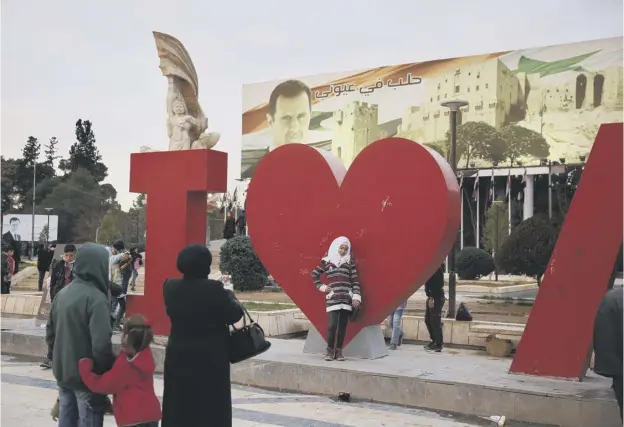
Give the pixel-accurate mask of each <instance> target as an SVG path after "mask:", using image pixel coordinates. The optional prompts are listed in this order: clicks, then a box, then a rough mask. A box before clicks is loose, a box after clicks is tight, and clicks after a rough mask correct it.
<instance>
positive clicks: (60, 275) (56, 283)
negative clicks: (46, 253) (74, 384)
mask: <svg viewBox="0 0 624 427" xmlns="http://www.w3.org/2000/svg"><path fill="white" fill-rule="evenodd" d="M63 252H64V253H63V259H62V260H53V261H52V269H51V271H50V284H49V286H48V292H49V293H50V301H51V302H54V299H55V298H56V295H57V294H58V293H59V292H60V291H61V290H62V289H63V288H65V287H66V286H67V285H69V284H70V283H71V281H72V280H73V279H74V261H75V260H76V245H73V244H71V243H70V244H67V245H65V247H64V248H63ZM52 253H53V254H54V252H52ZM41 367H42V368H47V369H49V368H51V367H52V347H50V346H48V354H47V355H46V357H45V359H44V361H43V363H42V364H41Z"/></svg>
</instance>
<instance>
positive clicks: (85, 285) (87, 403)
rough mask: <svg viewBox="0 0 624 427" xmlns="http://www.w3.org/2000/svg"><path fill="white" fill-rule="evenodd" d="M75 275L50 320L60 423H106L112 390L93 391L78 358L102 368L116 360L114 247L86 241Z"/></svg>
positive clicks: (91, 426) (65, 426)
mask: <svg viewBox="0 0 624 427" xmlns="http://www.w3.org/2000/svg"><path fill="white" fill-rule="evenodd" d="M73 271H74V279H73V280H72V282H71V283H70V284H69V285H68V286H65V287H64V288H63V289H62V290H61V291H60V292H59V293H58V295H56V297H55V298H54V301H53V302H52V309H51V310H50V319H49V320H48V324H47V326H46V342H47V344H48V346H49V347H50V348H51V349H52V351H53V358H52V365H53V366H52V369H53V372H54V377H55V378H56V381H57V383H58V387H59V421H58V422H59V426H60V427H87V426H88V427H102V426H103V424H104V411H105V409H106V396H103V395H100V394H95V393H92V392H91V391H89V389H88V388H87V387H86V386H85V385H84V383H83V382H82V379H81V377H80V373H79V371H78V361H79V360H80V359H83V358H90V359H93V361H94V368H93V371H94V372H95V373H98V374H103V373H104V372H106V371H108V370H110V369H111V367H112V366H113V362H114V359H115V357H114V355H113V346H112V343H111V336H112V330H111V324H110V303H109V299H108V293H109V281H108V273H109V253H108V250H107V249H106V248H105V247H104V246H101V245H97V244H95V243H86V244H84V245H82V247H81V248H80V250H79V251H78V254H77V256H76V262H75V265H74V269H73Z"/></svg>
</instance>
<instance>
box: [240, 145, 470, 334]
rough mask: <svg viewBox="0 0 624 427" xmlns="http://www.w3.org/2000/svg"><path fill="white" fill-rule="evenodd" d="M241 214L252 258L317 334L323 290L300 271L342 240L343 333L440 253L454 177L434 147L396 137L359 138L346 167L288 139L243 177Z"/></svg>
mask: <svg viewBox="0 0 624 427" xmlns="http://www.w3.org/2000/svg"><path fill="white" fill-rule="evenodd" d="M247 217H248V224H249V232H250V234H251V240H252V243H253V247H254V249H255V251H256V253H257V254H258V256H259V257H260V259H261V261H262V262H263V264H264V265H265V267H266V268H267V270H268V271H269V272H270V274H271V275H272V276H273V277H274V278H275V280H276V281H277V282H278V284H279V285H280V286H281V287H282V288H283V289H284V290H285V291H286V293H287V294H288V295H289V296H290V297H291V298H292V300H293V301H294V302H295V303H296V304H297V306H298V307H299V308H300V309H301V310H302V311H303V313H304V314H305V315H306V316H307V317H308V319H309V320H310V321H311V322H312V324H313V325H314V326H315V327H316V329H317V330H318V331H319V332H320V333H321V334H322V335H323V336H325V332H326V329H327V314H326V311H325V297H324V296H323V294H321V293H320V292H319V291H318V290H317V289H316V287H315V286H314V284H313V282H312V279H311V276H310V273H311V272H312V270H313V269H314V268H315V267H316V266H317V265H318V263H319V261H320V259H321V257H322V256H323V255H324V254H325V253H326V252H327V249H328V248H329V245H330V243H331V242H332V240H333V239H334V238H336V237H338V236H342V235H343V236H347V237H348V238H349V239H350V240H351V244H352V247H353V256H354V257H355V259H356V262H357V266H358V273H359V276H360V283H361V286H362V312H361V315H360V316H359V318H358V321H356V322H351V323H350V324H349V328H348V330H347V338H346V342H345V344H348V342H349V341H350V340H351V339H352V338H353V337H354V336H355V335H356V334H357V333H358V332H359V331H360V330H361V329H362V328H363V327H365V326H368V325H373V324H379V323H380V322H381V321H382V320H383V319H384V318H385V317H386V316H387V315H388V314H389V313H391V312H392V311H393V310H394V309H395V308H396V307H397V306H398V305H399V304H401V303H402V302H403V301H405V300H406V299H407V298H408V297H409V296H410V295H411V294H413V293H414V292H415V291H416V290H417V289H418V288H419V287H420V286H421V285H422V284H423V283H424V282H425V281H426V280H427V279H428V278H429V277H430V276H431V274H432V273H433V272H434V271H435V269H436V268H438V267H439V266H440V264H441V263H442V262H443V261H444V258H445V257H446V255H447V254H448V252H449V251H450V249H451V247H452V245H453V241H454V240H455V238H456V236H457V230H458V227H459V221H460V199H459V186H458V185H457V180H456V178H455V175H454V174H453V170H452V169H451V167H450V166H449V164H448V163H446V161H445V160H444V159H443V158H442V157H441V156H440V155H439V154H437V153H435V152H434V151H432V150H429V149H427V148H425V147H424V146H422V145H420V144H417V143H415V142H413V141H410V140H407V139H403V138H387V139H383V140H380V141H377V142H375V143H373V144H371V145H369V146H368V147H366V148H365V149H364V150H362V152H361V153H360V154H359V155H358V156H357V158H356V159H355V161H354V162H353V164H352V165H351V167H350V168H349V171H348V172H347V170H346V169H345V167H344V166H343V165H342V163H341V162H340V161H339V160H338V159H337V158H335V157H334V156H333V155H332V154H331V153H329V152H327V151H324V150H318V149H316V148H312V147H309V146H307V145H305V144H288V145H284V146H281V147H279V148H277V149H275V150H274V151H272V152H271V153H270V154H268V155H267V156H266V157H265V158H264V159H263V160H262V161H261V162H260V164H259V165H258V168H257V169H256V171H255V172H254V176H253V179H252V181H251V183H250V185H249V189H248V195H247Z"/></svg>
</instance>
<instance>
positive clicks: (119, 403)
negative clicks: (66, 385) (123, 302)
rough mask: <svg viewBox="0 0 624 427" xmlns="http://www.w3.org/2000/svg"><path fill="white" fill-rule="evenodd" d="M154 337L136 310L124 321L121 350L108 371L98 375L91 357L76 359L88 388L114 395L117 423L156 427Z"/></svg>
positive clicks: (159, 412)
mask: <svg viewBox="0 0 624 427" xmlns="http://www.w3.org/2000/svg"><path fill="white" fill-rule="evenodd" d="M153 340H154V333H153V332H152V327H151V326H150V324H149V322H147V321H146V319H145V318H144V317H143V316H141V315H138V314H136V315H134V316H132V317H131V318H130V319H128V321H127V322H126V323H125V324H124V327H123V335H122V336H121V351H120V352H119V355H118V356H117V360H116V361H115V364H114V365H113V368H112V369H111V370H110V371H108V372H106V373H105V374H103V375H98V374H96V373H95V372H93V360H92V359H89V358H85V359H81V360H80V362H79V370H80V377H81V378H82V381H83V382H84V383H85V385H86V386H87V387H88V388H89V390H91V391H92V392H94V393H102V394H112V395H113V414H114V415H115V421H116V422H117V425H118V426H133V427H158V421H160V418H161V410H160V401H159V400H158V396H156V391H155V390H154V371H155V370H156V362H155V361H154V355H153V354H152V350H151V348H150V344H151V343H152V341H153ZM133 403H134V404H133Z"/></svg>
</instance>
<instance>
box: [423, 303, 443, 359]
mask: <svg viewBox="0 0 624 427" xmlns="http://www.w3.org/2000/svg"><path fill="white" fill-rule="evenodd" d="M445 302H446V298H444V297H442V298H437V299H434V300H433V308H429V303H428V302H427V308H426V309H425V325H427V331H428V332H429V337H430V338H431V341H432V342H433V343H434V344H435V345H436V346H438V347H442V344H443V343H444V335H443V332H442V308H443V307H444V303H445Z"/></svg>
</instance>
